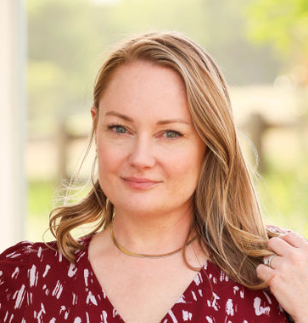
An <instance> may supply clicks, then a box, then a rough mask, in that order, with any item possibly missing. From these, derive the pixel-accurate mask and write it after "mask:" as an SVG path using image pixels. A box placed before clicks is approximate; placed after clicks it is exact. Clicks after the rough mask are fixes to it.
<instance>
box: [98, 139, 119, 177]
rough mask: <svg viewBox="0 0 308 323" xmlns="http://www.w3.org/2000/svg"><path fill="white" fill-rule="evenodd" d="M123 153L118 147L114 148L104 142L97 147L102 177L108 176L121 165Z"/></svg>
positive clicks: (99, 169)
mask: <svg viewBox="0 0 308 323" xmlns="http://www.w3.org/2000/svg"><path fill="white" fill-rule="evenodd" d="M122 154H123V153H122ZM122 154H120V153H119V150H118V149H112V148H111V147H109V146H108V145H106V144H104V143H101V144H100V145H99V146H98V147H97V158H98V171H99V176H100V178H101V177H104V178H105V177H107V175H108V174H110V173H112V172H114V171H115V170H116V169H117V168H118V167H119V164H120V163H121V159H122V158H121V155H122Z"/></svg>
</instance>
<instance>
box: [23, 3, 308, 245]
mask: <svg viewBox="0 0 308 323" xmlns="http://www.w3.org/2000/svg"><path fill="white" fill-rule="evenodd" d="M26 4H27V15H28V51H29V63H28V99H29V102H28V106H29V109H28V111H29V135H30V138H31V137H34V136H35V137H42V136H45V135H46V136H48V137H50V136H51V135H53V134H55V133H56V126H57V123H58V120H59V119H60V118H67V116H71V115H76V114H80V113H87V112H88V110H89V109H90V106H91V92H92V87H93V83H94V78H95V74H96V72H97V70H98V68H99V66H100V64H101V62H102V60H103V58H104V55H105V53H106V51H107V50H108V49H109V48H110V46H111V45H112V44H114V43H115V42H116V41H117V40H119V39H122V38H123V37H126V36H128V35H131V34H132V33H138V32H144V31H148V30H153V29H154V30H157V29H158V30H161V29H168V30H171V29H172V30H179V31H181V32H184V33H185V34H187V35H188V36H190V37H191V38H193V39H194V40H196V41H197V42H198V43H200V44H201V45H202V46H204V47H205V48H206V49H207V50H208V51H209V52H210V53H211V54H212V55H213V57H214V58H215V59H216V60H217V62H218V63H219V65H220V66H221V67H222V70H223V73H224V74H225V76H226V78H227V81H228V83H231V84H232V85H244V84H252V83H272V82H273V81H274V80H275V78H276V76H277V74H279V72H280V71H282V70H283V69H284V68H285V66H286V64H287V62H291V64H293V65H294V62H296V64H298V63H301V64H302V62H304V63H303V64H306V66H307V65H308V64H307V57H308V55H307V54H308V49H307V46H308V42H307V39H308V37H307V33H308V22H307V21H308V18H307V10H308V9H307V6H308V2H307V0H233V1H228V0H215V1H213V0H168V1H164V0H118V1H113V2H112V1H109V2H108V1H105V2H103V1H101V2H99V1H98V0H95V1H94V0H92V1H91V0H43V1H42V0H26ZM247 8H248V9H247ZM247 34H248V39H247ZM252 39H254V40H255V41H258V42H260V43H262V44H263V45H262V46H259V47H257V48H256V47H255V46H254V45H253V44H251V42H250V41H251V40H252ZM266 42H267V43H268V44H267V45H264V43H266ZM272 45H274V46H275V48H276V49H278V50H279V55H276V56H275V57H273V56H272V52H271V46H272ZM305 62H306V63H305ZM297 71H299V72H298V73H297V75H299V74H301V73H302V69H301V68H300V69H297ZM297 78H298V77H297ZM303 110H305V111H306V103H305V107H304V108H303ZM282 149H283V146H282ZM266 158H267V160H266V163H267V165H268V170H267V172H266V173H265V174H264V176H263V178H264V180H262V181H261V182H260V183H259V191H260V196H261V200H262V204H264V206H265V214H269V215H271V216H270V217H267V218H266V222H267V223H270V224H277V225H279V226H282V227H287V228H292V229H294V230H298V229H299V228H300V227H301V224H302V223H304V220H305V218H306V217H307V216H306V214H308V204H307V203H308V202H307V199H306V196H305V195H306V193H307V182H308V174H307V172H308V171H307V166H306V163H305V162H301V165H297V166H298V167H294V165H293V167H290V168H289V169H283V170H282V169H280V168H279V164H277V163H276V161H273V160H272V157H271V156H266ZM305 161H307V156H305ZM49 162H50V161H49ZM54 190H55V184H54V182H45V181H33V179H32V180H31V179H30V182H29V202H28V214H29V221H28V222H27V225H28V228H27V238H28V239H31V240H41V236H42V228H43V230H44V229H47V227H48V214H49V212H50V209H51V201H52V198H53V197H54ZM277 210H279V212H278V211H277ZM302 228H303V230H304V232H303V233H305V234H306V236H307V235H308V232H307V231H308V225H307V224H306V223H305V224H303V226H302Z"/></svg>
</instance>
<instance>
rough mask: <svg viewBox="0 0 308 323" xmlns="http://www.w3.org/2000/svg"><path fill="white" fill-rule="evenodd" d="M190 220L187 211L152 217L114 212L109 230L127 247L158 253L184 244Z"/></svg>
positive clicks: (137, 250)
mask: <svg viewBox="0 0 308 323" xmlns="http://www.w3.org/2000/svg"><path fill="white" fill-rule="evenodd" d="M191 222H192V215H191V212H187V213H184V214H183V213H182V214H179V213H178V214H176V215H173V216H172V215H170V214H169V215H168V216H167V215H165V216H162V215H160V216H155V217H153V216H151V217H149V216H132V215H130V216H129V215H127V214H124V213H121V212H116V216H115V218H114V220H113V232H114V235H115V236H116V239H117V241H118V243H119V244H121V245H122V246H124V247H125V248H126V249H128V250H130V251H133V252H135V253H145V254H160V253H167V252H171V251H174V250H176V249H177V248H180V247H182V246H183V245H184V243H185V240H186V239H187V235H188V234H189V232H190V230H191ZM191 237H192V236H190V238H191Z"/></svg>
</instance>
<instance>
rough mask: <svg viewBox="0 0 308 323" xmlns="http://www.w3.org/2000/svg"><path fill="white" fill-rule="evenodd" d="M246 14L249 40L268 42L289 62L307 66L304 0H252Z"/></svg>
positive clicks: (306, 4)
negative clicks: (285, 56) (287, 58)
mask: <svg viewBox="0 0 308 323" xmlns="http://www.w3.org/2000/svg"><path fill="white" fill-rule="evenodd" d="M247 13H248V15H247V23H248V31H249V33H248V34H249V36H250V38H251V39H252V40H254V41H258V42H268V43H269V44H271V45H272V46H273V47H274V48H275V49H276V50H277V51H278V52H279V53H280V54H284V55H287V56H288V57H289V59H290V60H291V61H292V62H293V63H294V62H297V63H298V62H302V63H304V64H306V65H308V58H307V57H308V41H307V40H308V1H307V0H253V1H252V3H251V4H250V5H249V7H248V11H247Z"/></svg>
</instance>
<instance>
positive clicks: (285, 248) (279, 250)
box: [268, 237, 294, 256]
mask: <svg viewBox="0 0 308 323" xmlns="http://www.w3.org/2000/svg"><path fill="white" fill-rule="evenodd" d="M268 249H269V250H272V251H273V252H274V253H276V254H277V255H279V256H284V255H286V254H288V253H290V252H292V251H293V249H294V247H293V246H292V245H291V244H290V243H289V242H287V241H285V240H284V239H281V238H279V237H276V238H271V239H270V240H269V241H268Z"/></svg>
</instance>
